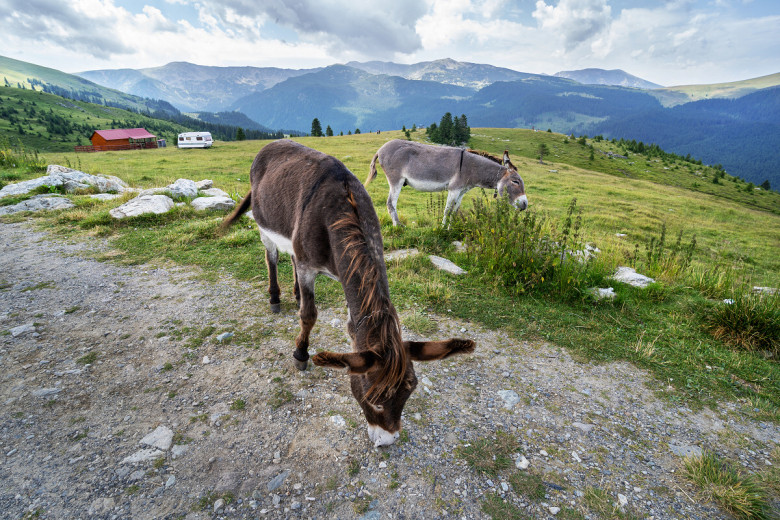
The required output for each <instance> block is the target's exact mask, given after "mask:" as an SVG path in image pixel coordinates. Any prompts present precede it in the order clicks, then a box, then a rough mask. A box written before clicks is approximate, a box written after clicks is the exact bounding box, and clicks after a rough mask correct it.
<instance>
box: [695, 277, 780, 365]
mask: <svg viewBox="0 0 780 520" xmlns="http://www.w3.org/2000/svg"><path fill="white" fill-rule="evenodd" d="M778 304H780V296H778V295H777V294H775V295H760V294H749V293H747V292H742V293H740V294H738V295H736V296H735V297H734V298H733V299H732V303H729V304H718V305H716V306H715V307H713V308H712V309H711V310H710V311H709V312H708V313H706V314H705V315H704V323H705V326H706V328H707V329H708V330H709V331H710V333H711V334H712V335H713V336H715V337H716V338H718V339H720V340H722V341H723V342H725V343H726V344H728V345H731V346H734V347H738V348H741V349H744V350H748V351H761V350H767V351H769V352H770V353H771V354H772V355H773V356H774V358H775V360H777V359H779V358H780V305H778Z"/></svg>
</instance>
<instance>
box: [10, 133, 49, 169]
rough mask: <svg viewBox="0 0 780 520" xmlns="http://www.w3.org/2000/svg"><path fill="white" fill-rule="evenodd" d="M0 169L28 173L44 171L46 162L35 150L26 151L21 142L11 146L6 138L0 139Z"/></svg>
mask: <svg viewBox="0 0 780 520" xmlns="http://www.w3.org/2000/svg"><path fill="white" fill-rule="evenodd" d="M0 168H20V169H23V170H26V171H28V172H43V171H46V162H45V161H44V160H43V158H41V157H39V156H38V152H37V151H36V150H33V151H30V150H27V149H26V148H25V147H24V146H23V145H22V143H21V142H17V143H16V144H11V142H10V141H9V140H8V138H6V137H0Z"/></svg>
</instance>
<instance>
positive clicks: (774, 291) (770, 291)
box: [753, 286, 778, 294]
mask: <svg viewBox="0 0 780 520" xmlns="http://www.w3.org/2000/svg"><path fill="white" fill-rule="evenodd" d="M777 291H778V289H777V287H758V286H755V287H753V292H754V293H762V294H777Z"/></svg>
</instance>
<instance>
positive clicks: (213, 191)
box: [198, 188, 230, 198]
mask: <svg viewBox="0 0 780 520" xmlns="http://www.w3.org/2000/svg"><path fill="white" fill-rule="evenodd" d="M198 191H199V192H200V194H201V195H203V196H204V197H227V198H230V195H228V194H227V193H226V192H224V191H222V190H221V189H219V188H208V189H205V190H204V189H200V188H198Z"/></svg>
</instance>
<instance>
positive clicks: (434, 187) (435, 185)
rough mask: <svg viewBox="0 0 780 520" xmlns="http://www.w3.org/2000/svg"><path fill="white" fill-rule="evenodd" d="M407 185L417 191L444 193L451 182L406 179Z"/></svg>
mask: <svg viewBox="0 0 780 520" xmlns="http://www.w3.org/2000/svg"><path fill="white" fill-rule="evenodd" d="M406 184H408V185H409V186H411V187H412V188H414V189H415V190H417V191H444V190H446V189H447V186H448V185H449V182H441V181H425V180H420V179H409V178H407V179H406Z"/></svg>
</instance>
